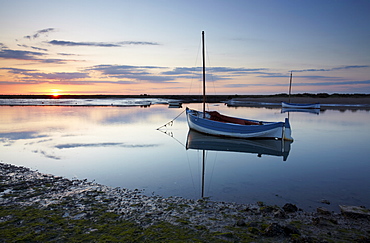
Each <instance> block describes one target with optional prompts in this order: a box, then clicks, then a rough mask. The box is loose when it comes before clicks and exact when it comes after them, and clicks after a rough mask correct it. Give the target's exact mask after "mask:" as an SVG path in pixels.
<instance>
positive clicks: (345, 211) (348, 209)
mask: <svg viewBox="0 0 370 243" xmlns="http://www.w3.org/2000/svg"><path fill="white" fill-rule="evenodd" d="M339 208H340V211H341V213H342V215H344V216H346V217H349V218H354V219H357V218H367V219H369V220H370V210H369V209H367V208H365V207H357V206H345V205H339Z"/></svg>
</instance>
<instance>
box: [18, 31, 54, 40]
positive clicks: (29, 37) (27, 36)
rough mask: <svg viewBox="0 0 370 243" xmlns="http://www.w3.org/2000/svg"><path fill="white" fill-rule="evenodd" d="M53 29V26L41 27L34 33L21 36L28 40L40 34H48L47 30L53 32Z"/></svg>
mask: <svg viewBox="0 0 370 243" xmlns="http://www.w3.org/2000/svg"><path fill="white" fill-rule="evenodd" d="M53 31H55V28H47V29H42V30H38V31H36V33H35V34H33V35H26V36H24V37H23V38H25V39H29V40H30V39H32V38H33V39H36V38H39V37H40V35H41V34H48V33H49V32H53Z"/></svg>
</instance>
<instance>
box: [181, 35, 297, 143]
mask: <svg viewBox="0 0 370 243" xmlns="http://www.w3.org/2000/svg"><path fill="white" fill-rule="evenodd" d="M202 54H203V111H198V110H194V109H190V108H188V107H186V117H187V121H188V126H189V128H190V129H193V130H195V131H198V132H201V133H205V134H209V135H214V136H224V137H234V138H274V139H283V140H291V141H293V138H292V137H291V128H290V124H289V119H288V118H286V119H285V121H284V122H267V121H258V120H250V119H243V118H237V117H230V116H226V115H222V114H220V113H218V112H217V111H206V110H205V102H206V86H205V82H206V75H205V69H206V68H205V47H204V31H202Z"/></svg>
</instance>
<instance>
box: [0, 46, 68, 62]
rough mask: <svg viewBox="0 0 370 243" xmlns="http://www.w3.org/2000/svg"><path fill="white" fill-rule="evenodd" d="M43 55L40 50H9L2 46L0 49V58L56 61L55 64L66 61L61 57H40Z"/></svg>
mask: <svg viewBox="0 0 370 243" xmlns="http://www.w3.org/2000/svg"><path fill="white" fill-rule="evenodd" d="M45 56H46V54H45V53H42V52H34V51H22V50H11V49H4V48H2V49H1V50H0V58H3V59H16V60H26V61H37V62H42V63H56V64H62V63H65V62H66V60H63V59H54V58H41V57H45Z"/></svg>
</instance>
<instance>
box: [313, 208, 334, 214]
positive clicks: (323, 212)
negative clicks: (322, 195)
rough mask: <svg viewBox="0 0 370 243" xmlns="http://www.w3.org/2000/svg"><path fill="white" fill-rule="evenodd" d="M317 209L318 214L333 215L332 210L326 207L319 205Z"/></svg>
mask: <svg viewBox="0 0 370 243" xmlns="http://www.w3.org/2000/svg"><path fill="white" fill-rule="evenodd" d="M316 211H317V213H318V214H321V215H331V212H330V211H329V210H328V209H326V208H324V207H318V208H317V209H316Z"/></svg>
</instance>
